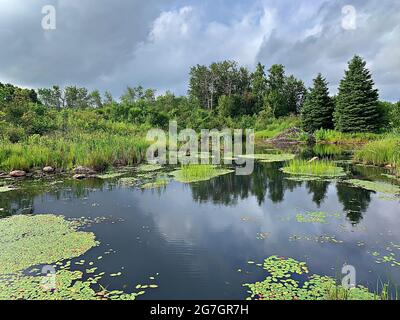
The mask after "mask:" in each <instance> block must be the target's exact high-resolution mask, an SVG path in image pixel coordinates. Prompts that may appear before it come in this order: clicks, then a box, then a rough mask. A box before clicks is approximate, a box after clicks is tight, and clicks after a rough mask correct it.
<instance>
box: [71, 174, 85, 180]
mask: <svg viewBox="0 0 400 320" xmlns="http://www.w3.org/2000/svg"><path fill="white" fill-rule="evenodd" d="M73 178H74V179H76V180H83V179H86V174H76V175H74V177H73Z"/></svg>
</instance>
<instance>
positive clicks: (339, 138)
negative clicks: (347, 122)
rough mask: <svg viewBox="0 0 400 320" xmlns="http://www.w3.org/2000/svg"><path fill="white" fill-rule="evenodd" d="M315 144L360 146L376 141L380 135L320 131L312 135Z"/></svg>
mask: <svg viewBox="0 0 400 320" xmlns="http://www.w3.org/2000/svg"><path fill="white" fill-rule="evenodd" d="M314 136H315V139H316V140H317V142H325V143H337V144H361V143H367V142H369V141H371V140H377V139H380V138H381V137H382V135H379V134H376V133H364V132H357V133H343V132H339V131H335V130H326V129H320V130H317V131H315V133H314Z"/></svg>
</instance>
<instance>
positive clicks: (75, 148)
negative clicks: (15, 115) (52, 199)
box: [0, 133, 148, 171]
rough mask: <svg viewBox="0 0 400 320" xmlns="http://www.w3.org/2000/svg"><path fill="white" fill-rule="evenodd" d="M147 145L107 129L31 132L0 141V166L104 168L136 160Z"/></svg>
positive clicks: (141, 140)
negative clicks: (47, 133) (17, 139)
mask: <svg viewBox="0 0 400 320" xmlns="http://www.w3.org/2000/svg"><path fill="white" fill-rule="evenodd" d="M147 148H148V143H147V142H146V141H145V140H144V139H142V138H138V137H136V136H120V135H112V134H108V133H93V134H86V133H79V134H74V135H71V136H68V137H64V136H62V135H55V136H43V137H40V136H31V137H29V138H28V139H27V140H26V141H23V142H21V143H15V144H13V143H10V142H7V141H1V142H0V169H1V170H7V171H11V170H25V171H30V170H33V169H35V168H43V167H45V166H52V167H54V168H57V169H63V170H69V169H72V168H73V167H76V166H86V167H89V168H92V169H94V170H96V171H104V170H105V169H107V168H108V167H111V166H113V165H132V164H135V163H138V162H140V161H141V160H142V159H144V157H145V155H146V150H147Z"/></svg>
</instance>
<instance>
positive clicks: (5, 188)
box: [0, 186, 16, 193]
mask: <svg viewBox="0 0 400 320" xmlns="http://www.w3.org/2000/svg"><path fill="white" fill-rule="evenodd" d="M13 190H16V188H14V187H10V186H0V193H3V192H9V191H13Z"/></svg>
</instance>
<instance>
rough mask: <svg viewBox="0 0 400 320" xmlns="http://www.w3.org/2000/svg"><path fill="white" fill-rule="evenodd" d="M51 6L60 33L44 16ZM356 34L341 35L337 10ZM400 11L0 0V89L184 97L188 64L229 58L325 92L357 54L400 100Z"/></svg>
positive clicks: (332, 5)
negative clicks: (282, 68)
mask: <svg viewBox="0 0 400 320" xmlns="http://www.w3.org/2000/svg"><path fill="white" fill-rule="evenodd" d="M47 4H53V5H54V6H55V7H56V8H57V29H56V30H54V31H44V30H43V29H42V28H41V19H42V17H43V15H42V14H41V8H42V6H43V5H47ZM346 4H352V5H354V6H355V7H356V9H357V17H358V20H357V23H358V26H357V29H356V30H344V29H343V28H342V27H341V20H342V13H341V9H342V7H343V5H346ZM399 25H400V3H399V2H397V1H396V2H395V1H389V0H382V1H379V2H378V1H374V0H354V1H351V0H348V1H342V0H334V1H324V0H313V1H308V0H302V1H296V2H293V1H291V0H253V1H251V2H250V1H244V0H243V1H242V0H235V1H228V0H221V1H217V2H215V1H211V0H210V1H204V2H201V3H199V2H194V1H191V0H189V1H181V0H167V1H166V0H148V1H139V0H134V1H131V0H130V1H128V0H113V1H107V0H36V1H30V2H28V1H25V0H0V41H1V43H2V50H0V81H8V82H13V83H16V84H19V85H24V86H30V87H41V86H50V85H52V84H55V83H57V84H60V85H67V84H77V85H82V86H87V87H89V88H99V89H100V90H103V91H104V90H111V91H112V92H113V93H114V94H115V95H119V94H120V93H121V91H122V90H123V89H124V87H125V86H126V85H138V84H141V85H143V86H149V87H154V88H156V89H158V90H159V91H161V92H162V91H165V90H167V89H170V90H172V91H175V92H177V93H180V94H184V93H185V92H186V89H187V80H188V72H189V68H190V66H192V65H194V64H197V63H202V64H208V63H211V62H212V61H216V60H223V59H235V60H237V61H238V62H239V63H240V64H243V65H245V66H248V67H250V68H252V67H254V65H255V64H256V63H257V62H258V61H261V62H263V63H264V64H266V65H267V66H269V65H271V64H273V63H282V64H285V65H286V66H287V69H288V72H290V73H294V74H295V75H296V76H298V77H300V78H302V79H304V80H305V81H306V83H307V84H308V85H309V84H310V83H311V79H312V78H313V77H314V76H315V75H316V73H318V72H322V73H324V74H325V76H326V77H327V78H328V80H329V81H330V82H331V87H332V92H333V93H334V92H335V89H336V87H337V84H338V82H339V80H340V78H341V77H342V75H343V72H344V69H345V68H346V63H347V61H348V60H349V59H350V58H351V57H352V56H353V55H354V54H356V53H357V54H360V55H362V56H364V57H365V58H366V59H367V61H368V64H369V66H370V68H371V70H372V71H373V73H374V79H375V80H376V83H377V87H378V88H379V89H380V90H381V96H382V97H383V98H385V99H390V100H395V99H400V96H399V93H398V89H397V88H398V86H399V84H400V59H399V58H398V57H399V56H400V43H399V42H400V26H399Z"/></svg>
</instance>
